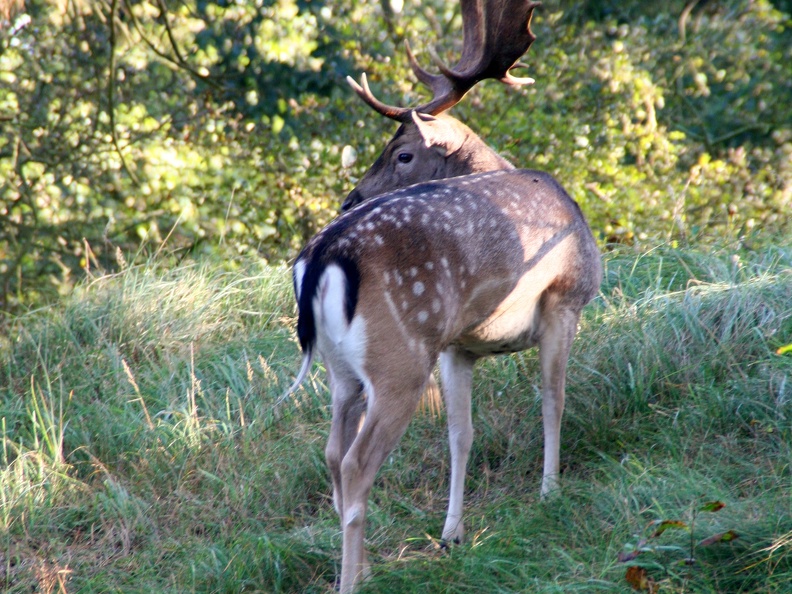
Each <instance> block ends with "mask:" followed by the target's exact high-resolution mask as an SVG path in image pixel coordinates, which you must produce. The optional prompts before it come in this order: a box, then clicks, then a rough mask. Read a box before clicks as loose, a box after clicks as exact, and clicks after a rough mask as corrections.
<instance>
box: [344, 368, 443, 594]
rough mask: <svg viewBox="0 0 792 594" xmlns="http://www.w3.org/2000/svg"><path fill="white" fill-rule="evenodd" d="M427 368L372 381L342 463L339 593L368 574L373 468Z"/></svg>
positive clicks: (395, 437)
mask: <svg viewBox="0 0 792 594" xmlns="http://www.w3.org/2000/svg"><path fill="white" fill-rule="evenodd" d="M430 370H431V368H427V370H426V372H425V373H424V374H423V375H422V376H421V377H419V375H418V374H417V373H412V374H411V373H410V371H409V370H405V371H404V373H401V374H400V375H399V377H398V378H394V380H391V381H388V382H380V383H378V382H376V381H373V382H372V383H373V388H372V390H371V392H370V393H369V395H368V396H369V398H368V410H367V411H366V418H365V420H364V421H363V425H362V426H361V428H360V431H359V432H358V434H357V436H356V437H355V439H354V441H353V442H352V445H351V447H350V448H349V450H348V451H347V453H346V455H345V456H344V458H343V460H342V462H341V468H340V476H341V490H342V492H343V509H342V514H341V516H342V518H343V520H342V530H343V552H342V559H341V588H340V590H341V592H342V594H348V593H349V592H352V590H353V589H354V587H355V584H356V583H358V582H359V581H360V580H361V579H362V578H364V577H365V576H366V574H367V572H368V564H367V561H366V557H365V552H364V548H363V539H364V530H365V523H366V510H367V507H368V497H369V492H370V491H371V487H372V485H373V484H374V478H375V476H376V474H377V471H378V470H379V469H380V466H382V463H383V462H384V460H385V458H386V457H387V456H388V454H390V452H391V451H392V450H393V448H394V447H395V446H396V443H397V442H398V441H399V439H400V438H401V436H402V435H403V434H404V431H405V430H406V429H407V425H408V424H409V422H410V418H411V417H412V414H413V412H414V411H415V408H416V407H417V405H418V400H419V399H420V397H421V393H422V391H423V387H424V385H425V384H426V381H427V380H428V378H429V373H430Z"/></svg>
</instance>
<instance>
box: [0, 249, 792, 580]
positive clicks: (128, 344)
mask: <svg viewBox="0 0 792 594" xmlns="http://www.w3.org/2000/svg"><path fill="white" fill-rule="evenodd" d="M742 258H743V259H742V260H740V259H737V258H734V257H733V256H732V254H730V253H727V252H723V253H718V252H714V253H706V254H705V253H699V252H696V251H692V250H688V251H681V250H676V249H671V248H662V249H658V250H655V251H654V252H651V253H648V254H642V255H635V254H631V253H628V252H624V253H618V252H612V253H610V254H608V255H607V256H606V258H605V265H606V275H605V282H604V284H603V288H602V293H601V295H600V297H599V298H598V299H597V300H596V301H595V303H594V304H592V305H591V306H590V307H589V308H588V309H587V311H586V313H585V316H584V319H583V321H582V323H581V330H580V333H579V337H578V340H577V341H576V344H575V347H574V350H573V354H572V360H571V364H570V369H569V374H568V376H569V377H568V405H567V413H566V416H565V420H564V426H563V446H562V466H563V468H562V472H563V476H562V484H563V492H562V494H561V495H559V496H557V497H555V498H553V499H551V500H550V501H539V500H538V490H539V480H540V475H541V424H540V403H539V395H538V394H539V392H538V385H537V381H538V374H537V362H536V358H535V356H534V354H533V353H531V352H528V353H523V354H517V355H513V356H510V357H501V358H497V359H490V360H487V361H485V362H482V363H481V364H480V366H479V367H478V368H477V373H476V376H475V380H474V381H475V397H474V415H475V417H474V425H475V427H476V439H475V443H474V446H473V451H472V455H471V462H470V466H469V479H468V489H467V499H468V502H467V506H466V524H467V534H468V540H467V542H466V543H464V544H462V545H460V546H457V547H454V548H452V549H451V550H448V551H447V550H444V549H442V548H440V547H439V544H438V541H437V538H438V537H439V535H440V531H441V528H442V522H443V513H444V508H445V502H446V497H447V474H448V459H447V445H446V443H445V428H444V419H443V418H442V417H443V415H442V413H440V414H439V415H437V414H429V413H427V412H424V413H421V412H419V413H418V414H417V415H416V417H415V419H414V421H413V423H412V424H411V426H410V429H409V430H408V432H407V434H406V436H405V437H404V439H403V440H402V442H401V443H400V445H399V446H398V447H397V449H396V450H395V452H394V454H393V455H392V456H391V457H390V458H389V459H388V461H387V462H386V464H385V465H384V466H383V468H382V470H381V472H380V474H379V477H378V480H377V483H376V484H375V488H374V490H373V494H372V498H371V506H370V512H369V523H368V529H367V537H368V539H367V541H368V546H369V550H370V552H371V554H372V559H373V561H374V575H373V577H372V579H371V580H370V581H369V582H368V583H367V584H366V585H365V587H364V588H363V591H365V592H542V593H551V592H559V593H560V592H564V593H567V592H629V591H632V588H631V586H630V584H629V583H628V581H627V579H626V577H625V575H626V572H627V568H628V566H638V567H641V568H643V569H645V570H646V572H647V574H646V575H647V577H648V579H649V580H650V581H651V583H652V584H653V586H652V587H654V588H659V590H657V591H660V592H680V593H681V592H702V593H705V592H746V593H749V592H755V593H759V592H762V593H765V592H777V593H782V592H789V591H790V587H789V584H790V583H792V473H791V472H790V462H792V446H791V444H792V434H791V433H792V423H790V417H792V405H791V404H790V400H792V381H791V380H792V356H789V355H786V356H781V355H778V354H776V350H777V349H778V348H779V347H782V346H784V345H786V344H789V343H790V342H792V273H791V272H790V269H792V249H789V248H774V249H765V250H763V251H762V252H760V253H753V254H744V255H743V256H742ZM293 312H294V306H293V303H292V297H291V288H290V283H289V278H288V272H287V270H286V269H284V268H275V267H266V266H261V265H257V264H255V263H250V265H249V266H248V267H247V268H246V269H244V270H241V271H237V272H228V271H226V270H224V269H223V268H221V267H218V266H212V265H208V264H207V265H197V264H193V265H187V266H182V267H179V268H177V269H175V270H164V269H160V268H159V267H158V266H157V264H156V263H151V264H148V265H145V266H140V267H131V268H128V269H126V270H124V271H123V272H122V273H120V274H117V275H113V276H110V275H107V276H101V275H100V276H97V277H95V278H94V279H92V281H91V282H89V283H86V284H84V285H83V286H82V287H81V289H80V290H79V291H78V292H77V293H75V294H74V295H73V296H71V297H69V298H68V299H66V300H64V301H63V302H62V303H61V304H59V305H58V306H55V307H52V308H49V309H45V310H40V311H36V312H32V313H30V314H28V315H25V316H23V317H20V318H18V319H17V320H16V321H15V322H14V324H13V327H12V328H11V332H10V333H9V334H8V337H7V338H6V339H2V340H3V342H2V343H0V422H1V425H0V431H2V449H0V456H2V459H1V460H0V589H2V590H3V591H8V592H20V593H21V592H31V591H38V592H174V593H175V592H332V591H333V586H334V581H335V577H336V575H337V572H338V567H339V560H340V533H339V528H338V525H337V519H336V516H335V512H334V511H333V509H332V504H331V501H330V485H329V481H328V477H327V472H326V469H325V464H324V454H323V449H324V443H325V440H326V437H327V431H328V426H329V416H330V411H329V398H328V395H327V388H326V385H325V380H324V376H323V374H322V373H321V370H320V369H319V368H318V367H317V368H316V369H315V370H314V374H312V375H311V377H310V379H309V381H307V382H306V384H305V388H304V389H301V390H300V391H299V392H298V393H297V394H295V395H294V396H293V397H292V398H289V399H287V400H285V401H281V399H280V396H281V394H282V393H283V390H284V389H285V387H286V386H287V385H288V384H289V383H290V381H291V380H292V379H293V375H294V373H295V372H296V370H297V367H298V365H299V355H298V349H297V346H296V344H295V339H294V332H293V324H294V319H293ZM708 501H721V502H723V503H725V504H726V505H725V507H724V508H723V509H722V510H721V511H718V512H717V513H708V512H700V513H699V512H697V510H698V509H699V508H700V507H701V506H702V504H703V503H704V502H708ZM663 520H679V521H684V522H685V523H686V524H687V525H688V527H690V526H691V524H693V534H692V537H691V535H690V534H689V533H688V532H686V531H684V530H667V531H666V532H664V533H663V534H662V535H660V536H658V537H656V538H649V539H647V538H646V535H647V531H648V532H651V531H652V530H653V528H652V527H654V526H657V525H659V522H661V521H663ZM653 522H654V524H653ZM729 530H733V531H734V532H736V533H737V534H738V536H739V537H738V538H737V539H736V540H733V541H731V542H718V543H715V544H712V545H697V544H696V543H698V542H699V541H701V540H703V539H705V538H706V537H708V536H712V535H717V534H720V533H724V532H727V531H729ZM642 539H643V540H646V542H641V541H642ZM691 542H692V543H693V550H692V551H691ZM636 547H639V548H642V549H644V550H643V552H642V553H641V554H640V555H638V556H637V557H635V558H634V559H633V560H631V561H630V562H628V563H623V562H620V560H619V559H620V555H624V554H628V553H630V552H632V551H634V550H635V549H636ZM691 554H692V556H693V557H695V562H693V563H690V562H689V563H688V564H685V559H687V558H689V557H690V556H691Z"/></svg>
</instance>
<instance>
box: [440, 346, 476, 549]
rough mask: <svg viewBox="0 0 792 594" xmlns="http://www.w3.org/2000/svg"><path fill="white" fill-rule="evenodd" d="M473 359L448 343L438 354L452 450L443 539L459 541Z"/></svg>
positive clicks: (470, 435)
mask: <svg viewBox="0 0 792 594" xmlns="http://www.w3.org/2000/svg"><path fill="white" fill-rule="evenodd" d="M475 361H476V359H475V358H474V357H472V356H471V355H468V354H467V353H464V352H460V351H459V350H458V349H456V348H454V347H451V348H450V349H448V350H446V351H444V352H443V353H441V354H440V376H441V379H442V381H443V397H444V398H445V402H446V412H447V415H448V443H449V448H450V450H451V485H450V490H449V496H448V514H447V515H446V521H445V526H443V540H444V541H445V542H447V543H451V542H455V543H459V542H462V539H463V537H464V535H465V528H464V525H463V521H462V509H463V498H464V495H465V474H466V471H467V461H468V455H469V454H470V446H471V444H472V443H473V422H472V420H471V416H470V398H471V383H472V380H473V364H474V363H475Z"/></svg>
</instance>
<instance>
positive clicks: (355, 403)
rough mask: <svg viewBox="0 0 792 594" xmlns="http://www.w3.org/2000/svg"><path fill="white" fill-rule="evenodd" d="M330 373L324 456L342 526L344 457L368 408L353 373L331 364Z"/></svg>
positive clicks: (334, 502) (361, 386) (360, 386)
mask: <svg viewBox="0 0 792 594" xmlns="http://www.w3.org/2000/svg"><path fill="white" fill-rule="evenodd" d="M334 371H335V372H334ZM328 376H329V379H330V391H331V393H332V399H333V420H332V422H331V425H330V436H329V438H328V440H327V446H326V447H325V459H326V460H327V467H328V468H329V469H330V476H331V478H332V480H333V505H334V506H335V509H336V512H338V515H339V518H340V519H341V525H342V526H343V524H344V516H343V510H344V492H343V489H342V484H341V461H342V460H343V459H344V456H346V453H347V451H348V450H349V448H350V446H351V445H352V442H353V441H354V439H355V436H356V435H357V433H358V430H359V429H360V419H361V418H362V416H363V413H364V412H365V410H366V399H365V398H364V396H363V385H362V384H361V383H360V381H358V380H357V378H355V377H354V376H353V375H352V374H351V373H348V372H347V373H338V370H337V369H335V370H334V368H333V367H330V366H329V365H328Z"/></svg>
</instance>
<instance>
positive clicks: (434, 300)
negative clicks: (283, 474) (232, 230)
mask: <svg viewBox="0 0 792 594" xmlns="http://www.w3.org/2000/svg"><path fill="white" fill-rule="evenodd" d="M331 265H332V266H335V267H337V268H338V269H340V270H341V271H342V274H343V276H344V278H345V283H346V284H345V294H344V300H345V304H344V308H343V311H344V315H345V317H346V319H345V322H346V324H351V322H352V320H353V318H354V317H355V316H356V315H360V316H363V317H364V318H366V319H370V320H377V326H378V328H379V329H380V330H378V331H379V332H381V333H382V334H387V335H390V336H392V337H394V339H396V338H398V337H399V336H401V337H403V338H404V339H405V340H407V341H408V342H409V340H410V339H413V340H415V339H416V337H419V338H420V342H421V344H420V345H415V344H413V345H410V346H412V347H416V346H420V350H422V351H424V350H425V351H426V353H427V354H434V355H436V353H438V352H440V351H441V350H443V349H444V348H446V347H447V346H448V345H449V344H452V343H458V344H461V345H464V346H465V347H466V348H467V349H468V350H470V351H471V352H474V353H478V354H492V353H496V352H507V351H508V352H511V351H515V350H520V349H522V348H526V347H527V346H531V345H533V344H534V343H535V339H536V333H537V331H539V328H538V326H537V324H536V323H535V322H536V319H537V315H538V313H539V309H540V308H541V305H542V299H545V298H547V297H546V296H545V294H548V295H549V294H551V293H552V294H556V293H557V295H558V296H559V298H562V299H564V300H567V301H569V302H570V304H573V303H574V304H575V306H576V308H578V309H581V308H582V307H583V305H584V304H585V303H587V302H588V301H589V300H590V299H591V298H592V297H593V295H594V294H595V293H596V291H597V288H598V286H599V280H600V276H601V273H600V263H599V254H598V251H597V248H596V244H595V242H594V239H593V237H592V236H591V232H590V231H589V228H588V226H587V224H586V222H585V220H584V218H583V216H582V214H581V212H580V209H579V208H578V206H577V204H576V203H575V202H574V201H573V200H572V199H571V198H570V197H569V196H568V195H567V194H566V192H565V191H564V190H563V189H562V188H561V186H560V185H559V184H558V183H557V182H556V181H555V180H554V179H553V178H552V177H551V176H549V175H548V174H546V173H542V172H538V171H530V170H503V171H496V172H489V173H484V174H478V175H472V176H465V177H458V178H453V179H446V180H443V181H442V182H436V183H432V182H429V183H423V184H418V185H415V186H412V187H410V188H406V189H403V190H399V191H396V192H392V193H389V194H385V195H383V196H379V197H376V198H373V199H371V200H368V201H367V202H365V203H364V204H362V205H360V206H359V207H357V208H355V209H352V210H350V211H348V212H347V213H345V214H343V215H342V216H341V217H339V218H338V219H336V220H335V221H334V222H333V223H331V224H330V225H329V226H328V227H326V228H325V229H324V230H323V231H322V232H320V233H319V234H318V235H317V236H316V237H314V239H312V240H311V241H310V242H309V244H308V245H307V246H306V247H305V249H304V250H303V252H302V253H301V254H300V256H299V257H298V259H297V262H296V264H295V290H296V292H297V294H298V295H299V298H298V300H299V309H300V313H299V320H298V335H299V338H300V343H301V345H302V346H303V348H304V349H305V348H306V347H308V348H309V349H310V347H311V346H312V345H313V344H314V342H315V341H316V333H317V328H316V316H315V312H314V300H315V298H316V297H317V296H318V293H319V287H320V279H321V277H322V275H323V273H324V272H325V271H326V270H327V269H328V267H329V266H331ZM361 296H363V297H361ZM577 305H579V307H577ZM383 328H385V329H384V330H383Z"/></svg>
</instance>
